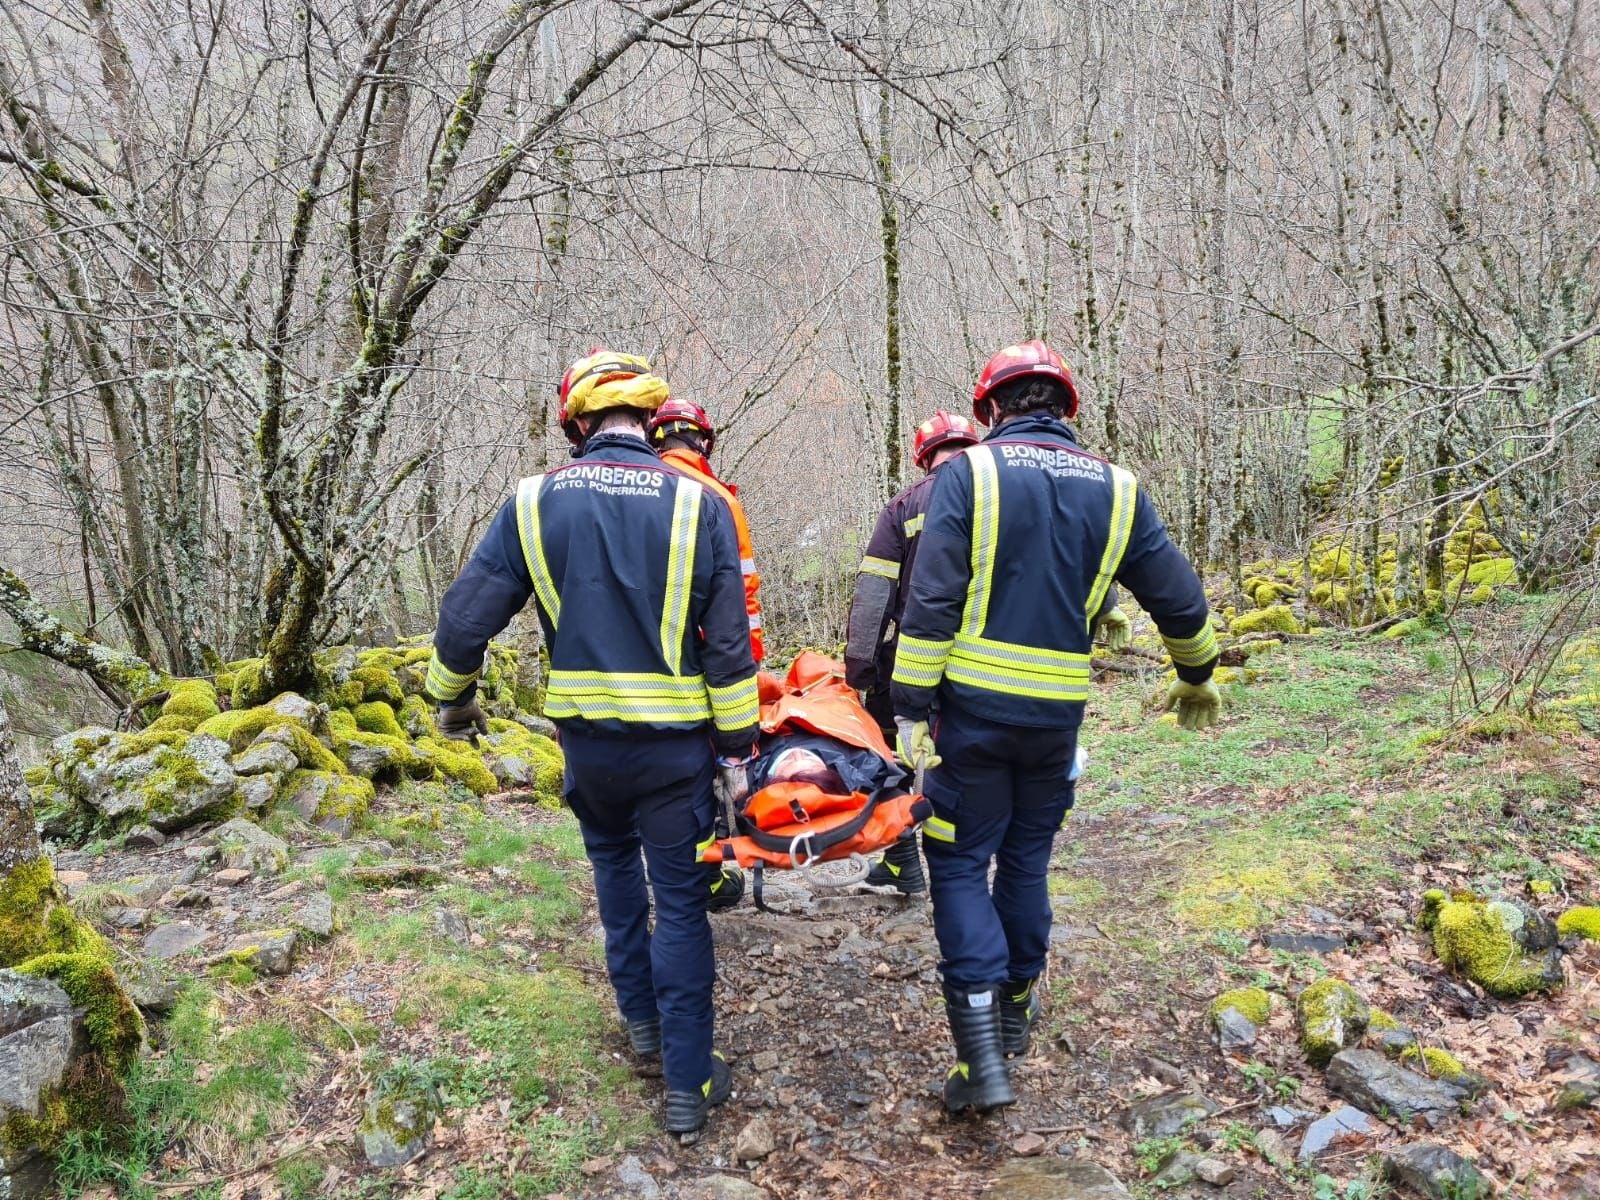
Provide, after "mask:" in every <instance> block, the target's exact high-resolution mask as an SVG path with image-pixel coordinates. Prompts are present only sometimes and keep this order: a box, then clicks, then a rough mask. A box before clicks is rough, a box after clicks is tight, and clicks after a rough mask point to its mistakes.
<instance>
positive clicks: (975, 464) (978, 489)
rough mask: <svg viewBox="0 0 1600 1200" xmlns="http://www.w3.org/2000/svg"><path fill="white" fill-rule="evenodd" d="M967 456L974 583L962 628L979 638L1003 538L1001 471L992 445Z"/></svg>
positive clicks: (986, 622)
mask: <svg viewBox="0 0 1600 1200" xmlns="http://www.w3.org/2000/svg"><path fill="white" fill-rule="evenodd" d="M966 457H967V462H969V463H971V464H972V582H971V583H969V584H968V585H967V606H966V609H965V611H964V612H963V613H962V614H961V630H962V632H963V633H966V634H968V635H969V636H972V637H977V636H978V635H979V634H980V633H982V632H983V627H984V626H985V625H987V624H988V623H989V589H990V585H991V583H992V582H993V578H992V577H993V575H994V553H995V543H996V542H998V541H999V540H1000V473H999V471H998V470H997V469H996V467H995V465H994V451H993V450H992V449H990V448H989V447H988V446H974V447H973V448H972V449H971V450H968V451H967V456H966Z"/></svg>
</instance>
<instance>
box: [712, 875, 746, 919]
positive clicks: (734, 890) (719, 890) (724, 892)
mask: <svg viewBox="0 0 1600 1200" xmlns="http://www.w3.org/2000/svg"><path fill="white" fill-rule="evenodd" d="M707 880H708V882H707V886H708V887H709V888H710V889H711V899H709V900H707V901H706V911H707V912H721V911H722V910H723V909H725V908H732V907H733V906H734V905H735V904H737V903H739V901H740V900H741V899H743V897H744V872H743V871H741V870H740V869H739V868H738V867H735V866H733V865H731V864H726V865H723V866H720V867H719V866H716V865H712V866H711V867H710V868H708V869H707Z"/></svg>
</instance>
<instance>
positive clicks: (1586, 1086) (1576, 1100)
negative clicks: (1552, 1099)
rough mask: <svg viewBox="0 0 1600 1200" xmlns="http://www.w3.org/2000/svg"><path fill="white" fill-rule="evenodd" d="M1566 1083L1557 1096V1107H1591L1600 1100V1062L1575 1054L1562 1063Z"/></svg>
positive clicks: (1562, 1072)
mask: <svg viewBox="0 0 1600 1200" xmlns="http://www.w3.org/2000/svg"><path fill="white" fill-rule="evenodd" d="M1561 1078H1562V1079H1563V1080H1564V1084H1563V1086H1562V1088H1561V1093H1560V1095H1558V1096H1557V1097H1556V1107H1557V1108H1590V1107H1593V1106H1594V1104H1595V1102H1596V1101H1597V1100H1600V1062H1595V1060H1594V1059H1592V1058H1590V1057H1588V1056H1587V1055H1584V1054H1574V1055H1572V1056H1570V1057H1569V1058H1568V1059H1567V1061H1566V1062H1564V1063H1563V1064H1562V1065H1561Z"/></svg>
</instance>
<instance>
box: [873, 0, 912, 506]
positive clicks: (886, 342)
mask: <svg viewBox="0 0 1600 1200" xmlns="http://www.w3.org/2000/svg"><path fill="white" fill-rule="evenodd" d="M889 15H890V14H889V0H878V38H879V40H880V41H881V42H882V43H883V47H884V54H883V60H884V69H885V70H886V71H887V69H888V53H889V46H890V44H891V42H890V36H889V33H890V31H889ZM875 165H876V168H877V175H878V207H879V210H880V213H881V226H882V235H883V382H884V400H885V406H886V411H885V413H884V418H883V457H884V486H885V489H886V491H887V492H888V494H889V495H891V496H892V495H894V494H895V493H897V492H899V491H900V489H901V488H902V487H904V486H905V472H904V459H905V451H904V447H903V446H902V444H901V430H902V429H903V428H904V425H905V413H904V410H903V401H902V399H901V395H900V369H901V355H900V206H899V204H898V203H897V202H896V200H895V194H894V184H895V178H894V104H893V95H892V93H891V92H890V91H889V85H888V84H887V83H885V84H882V85H880V86H879V88H878V153H877V158H876V164H875Z"/></svg>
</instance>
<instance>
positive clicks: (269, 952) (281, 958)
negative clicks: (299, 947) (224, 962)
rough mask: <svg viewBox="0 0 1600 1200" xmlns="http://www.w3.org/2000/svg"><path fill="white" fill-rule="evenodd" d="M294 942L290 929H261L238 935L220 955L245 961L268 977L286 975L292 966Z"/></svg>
mask: <svg viewBox="0 0 1600 1200" xmlns="http://www.w3.org/2000/svg"><path fill="white" fill-rule="evenodd" d="M296 940H297V938H296V935H295V932H294V930H292V929H263V930H258V931H257V932H255V933H241V934H239V935H238V936H237V937H235V938H234V939H233V940H232V941H231V942H229V943H228V944H227V945H226V946H224V947H223V950H222V953H223V954H224V955H227V956H230V957H234V958H238V959H240V960H243V961H247V962H249V963H251V964H252V965H253V966H255V967H257V968H259V969H260V970H261V971H263V972H265V973H266V974H268V975H287V974H288V973H289V968H290V967H291V966H293V965H294V947H295V942H296Z"/></svg>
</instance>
